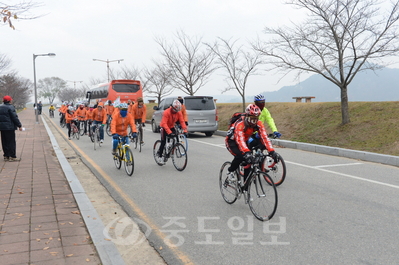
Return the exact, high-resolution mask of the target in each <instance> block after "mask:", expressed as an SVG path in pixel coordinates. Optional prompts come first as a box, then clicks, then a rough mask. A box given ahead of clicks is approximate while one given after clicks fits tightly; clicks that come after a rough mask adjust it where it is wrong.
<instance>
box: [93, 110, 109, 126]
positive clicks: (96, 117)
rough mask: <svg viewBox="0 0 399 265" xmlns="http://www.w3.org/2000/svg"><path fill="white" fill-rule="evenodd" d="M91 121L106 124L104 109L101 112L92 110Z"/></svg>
mask: <svg viewBox="0 0 399 265" xmlns="http://www.w3.org/2000/svg"><path fill="white" fill-rule="evenodd" d="M93 121H100V122H101V123H102V124H106V123H107V113H106V111H105V109H104V108H102V110H101V111H99V109H98V108H96V109H94V110H93Z"/></svg>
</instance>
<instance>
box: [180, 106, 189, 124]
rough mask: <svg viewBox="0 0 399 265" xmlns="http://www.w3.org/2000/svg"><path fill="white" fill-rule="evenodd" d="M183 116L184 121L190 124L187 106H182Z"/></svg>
mask: <svg viewBox="0 0 399 265" xmlns="http://www.w3.org/2000/svg"><path fill="white" fill-rule="evenodd" d="M181 114H183V120H184V121H187V122H188V117H187V111H186V106H184V105H183V104H181Z"/></svg>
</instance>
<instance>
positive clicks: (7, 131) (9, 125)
mask: <svg viewBox="0 0 399 265" xmlns="http://www.w3.org/2000/svg"><path fill="white" fill-rule="evenodd" d="M11 101H12V98H11V97H10V96H4V97H3V103H4V104H1V105H0V132H1V145H2V148H3V153H4V154H3V156H4V161H10V162H12V161H20V160H21V159H20V158H17V156H16V150H17V144H16V141H15V130H16V129H17V128H19V130H20V131H22V124H21V122H20V121H19V119H18V115H17V112H16V111H15V107H14V106H13V105H11Z"/></svg>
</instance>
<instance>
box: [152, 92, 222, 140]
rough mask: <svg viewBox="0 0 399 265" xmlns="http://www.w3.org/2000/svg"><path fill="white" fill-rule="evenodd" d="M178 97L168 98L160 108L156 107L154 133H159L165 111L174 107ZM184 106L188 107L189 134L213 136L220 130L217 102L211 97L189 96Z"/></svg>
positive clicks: (153, 124)
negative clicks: (198, 133) (197, 133)
mask: <svg viewBox="0 0 399 265" xmlns="http://www.w3.org/2000/svg"><path fill="white" fill-rule="evenodd" d="M175 99H177V97H167V98H164V99H162V100H161V102H160V103H159V106H154V110H155V111H154V114H153V115H152V119H151V126H152V131H153V132H154V133H155V132H159V124H160V123H161V119H162V115H163V112H164V110H165V109H167V108H169V107H170V105H172V102H173V101H174V100H175ZM183 104H184V105H185V106H186V110H187V117H188V132H189V133H194V132H201V133H205V135H206V136H212V135H213V134H214V132H215V131H217V129H218V126H219V124H218V115H217V109H216V104H215V101H214V100H213V97H211V96H187V97H184V102H183Z"/></svg>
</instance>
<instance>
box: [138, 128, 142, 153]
mask: <svg viewBox="0 0 399 265" xmlns="http://www.w3.org/2000/svg"><path fill="white" fill-rule="evenodd" d="M142 130H143V129H142V128H140V130H137V141H138V142H139V152H141V146H142V145H143V144H142V142H143V131H142Z"/></svg>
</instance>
